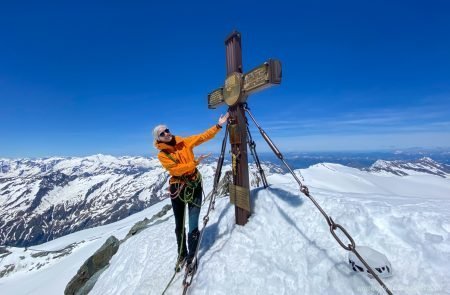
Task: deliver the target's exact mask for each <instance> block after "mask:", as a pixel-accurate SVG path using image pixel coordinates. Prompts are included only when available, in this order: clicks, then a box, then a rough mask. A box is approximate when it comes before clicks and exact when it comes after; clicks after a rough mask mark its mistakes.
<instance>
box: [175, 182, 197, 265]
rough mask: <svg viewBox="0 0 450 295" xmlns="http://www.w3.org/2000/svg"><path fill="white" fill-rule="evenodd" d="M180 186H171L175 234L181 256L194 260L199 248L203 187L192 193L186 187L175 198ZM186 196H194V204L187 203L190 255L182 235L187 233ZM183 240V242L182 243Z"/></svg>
mask: <svg viewBox="0 0 450 295" xmlns="http://www.w3.org/2000/svg"><path fill="white" fill-rule="evenodd" d="M179 187H180V184H179V183H174V184H171V185H170V193H171V195H172V196H173V198H172V208H173V214H174V216H175V234H176V237H177V244H178V253H179V254H181V256H186V255H187V254H188V255H187V256H188V261H189V259H192V257H193V256H194V252H195V249H196V248H197V243H198V238H199V230H198V219H199V216H200V206H201V204H202V186H201V183H199V184H198V186H197V187H196V188H195V189H194V190H193V191H192V188H189V187H187V186H184V187H183V188H182V189H181V190H180V192H179V194H178V196H176V197H175V194H176V193H177V190H178V189H179ZM186 194H193V195H192V202H189V203H187V205H188V211H189V212H188V216H189V232H188V241H187V242H188V249H189V253H186V252H187V251H186V250H187V249H186V248H187V247H186V235H184V236H183V235H182V233H183V232H186V230H185V229H184V224H183V222H184V219H185V217H184V212H185V208H186V203H185V198H186ZM182 240H183V241H182Z"/></svg>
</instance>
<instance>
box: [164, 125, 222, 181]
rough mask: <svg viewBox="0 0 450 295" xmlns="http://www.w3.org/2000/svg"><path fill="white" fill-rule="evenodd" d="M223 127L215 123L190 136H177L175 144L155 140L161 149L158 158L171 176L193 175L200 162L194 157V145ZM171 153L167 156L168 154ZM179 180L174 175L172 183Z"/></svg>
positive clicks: (210, 137) (211, 136) (209, 137)
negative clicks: (203, 130)
mask: <svg viewBox="0 0 450 295" xmlns="http://www.w3.org/2000/svg"><path fill="white" fill-rule="evenodd" d="M220 129H221V128H219V127H217V125H214V126H213V127H211V128H209V129H208V130H206V131H205V132H203V133H201V134H197V135H192V136H189V137H185V138H183V137H180V136H175V142H176V143H175V145H174V146H172V145H168V144H167V143H164V142H159V141H155V147H156V148H157V149H158V150H160V152H159V153H158V159H159V161H160V162H161V164H162V165H163V167H164V168H166V170H167V171H169V174H170V175H171V176H182V175H191V174H193V173H194V172H195V169H196V166H197V165H198V162H197V161H196V160H195V158H194V147H196V146H198V145H200V144H202V143H204V142H206V141H208V140H210V139H212V138H213V137H214V136H215V135H216V134H217V133H219V131H220ZM166 153H167V154H169V155H170V157H169V156H167V154H166ZM171 158H172V159H173V160H175V161H173V160H172V159H171ZM174 182H179V180H177V179H175V178H174V177H172V178H171V179H170V183H174Z"/></svg>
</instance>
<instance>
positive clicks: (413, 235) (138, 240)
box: [0, 163, 450, 295]
mask: <svg viewBox="0 0 450 295" xmlns="http://www.w3.org/2000/svg"><path fill="white" fill-rule="evenodd" d="M204 168H206V169H205V170H204V171H203V173H204V174H207V173H208V171H209V172H212V171H213V170H209V169H210V168H211V167H208V166H206V167H204ZM207 169H208V170H207ZM295 172H296V173H300V172H301V174H302V175H303V177H304V179H305V184H306V185H307V186H308V187H309V190H310V192H311V194H312V195H313V196H314V197H315V199H316V200H317V201H318V202H319V204H320V205H321V206H322V207H323V209H324V210H325V211H326V212H327V213H328V214H329V215H330V216H332V217H333V220H334V221H335V222H337V223H339V224H341V225H342V226H344V227H345V228H346V229H347V230H348V232H349V233H350V234H351V236H352V237H353V238H354V240H355V242H356V245H357V246H362V245H366V246H370V247H371V248H374V249H376V250H377V251H380V252H382V253H383V254H385V255H386V256H387V258H388V259H389V260H390V262H391V264H392V268H393V276H392V277H390V278H385V279H383V281H384V282H385V284H386V285H387V286H388V287H389V288H390V289H391V291H393V293H394V294H450V283H449V281H448V278H447V277H448V267H449V265H450V223H449V220H450V197H449V196H450V181H449V179H448V178H444V177H441V176H438V175H435V174H423V173H419V174H414V175H409V176H399V175H396V174H393V173H379V172H371V171H362V170H358V169H355V168H350V167H346V166H342V165H338V164H330V163H322V164H317V165H314V166H312V167H310V168H308V169H304V170H301V171H300V170H296V171H295ZM268 181H269V183H270V184H271V187H270V188H268V189H262V188H257V189H253V190H252V191H251V198H252V204H253V214H252V216H251V217H250V219H249V222H248V223H247V225H245V226H244V227H241V226H237V225H235V220H234V218H235V217H234V209H233V207H232V205H230V203H229V200H228V198H219V199H218V200H217V202H216V209H215V210H214V211H213V212H212V213H211V214H210V221H209V224H208V225H207V227H206V229H205V236H204V240H203V242H202V244H201V247H200V253H199V258H200V264H199V271H198V273H197V276H196V277H195V279H194V281H193V284H192V286H191V287H190V293H189V294H321V295H322V294H333V295H334V294H358V295H359V294H384V292H383V291H382V290H381V289H380V287H379V285H378V284H377V283H376V281H375V280H373V279H369V278H368V277H367V276H366V275H364V274H361V273H356V272H354V271H353V270H352V269H351V268H350V267H349V264H348V256H347V255H348V252H346V251H344V250H343V249H342V248H341V247H340V246H339V245H338V243H337V242H336V241H335V239H334V238H333V237H332V235H331V234H330V232H329V228H328V225H327V223H326V222H325V220H324V218H323V216H322V214H321V213H320V212H319V211H318V210H317V209H316V208H315V207H314V205H313V204H312V202H310V200H308V199H307V198H305V197H304V196H303V195H301V194H300V192H299V190H298V186H297V184H296V183H295V182H294V180H293V178H292V176H291V175H289V174H280V173H273V174H271V175H269V176H268ZM210 189H211V182H207V183H206V184H205V191H206V193H208V192H209V191H210ZM169 203H170V201H169V200H168V199H165V200H163V201H161V202H159V203H157V204H155V205H153V206H151V207H149V208H147V209H145V210H143V211H141V212H139V213H136V214H134V215H132V216H129V217H127V218H125V219H123V220H121V221H118V222H115V223H111V224H108V225H103V226H99V227H96V228H91V229H86V230H82V231H78V232H76V233H73V234H69V235H67V236H64V237H62V238H58V239H55V240H53V241H50V242H47V243H44V244H42V245H39V246H35V247H33V248H28V249H23V248H13V247H7V248H3V249H1V251H3V254H1V252H0V272H2V271H3V272H4V274H5V275H4V276H3V277H0V289H1V291H2V293H3V292H4V293H5V294H16V295H22V294H48V295H52V294H62V293H63V292H64V289H65V287H66V285H67V283H68V282H69V281H70V280H71V279H72V277H74V275H75V274H76V273H77V271H78V269H79V268H80V266H81V265H82V264H83V262H84V261H85V260H86V259H87V258H88V257H89V256H90V255H92V254H93V253H94V252H95V251H96V250H97V249H98V248H99V247H100V246H101V245H102V244H103V243H104V242H105V241H106V240H107V238H108V237H110V236H111V235H114V236H115V237H117V238H118V239H121V240H122V243H121V245H120V247H119V249H118V251H117V253H116V254H115V255H114V256H113V257H112V259H111V261H110V263H109V267H107V268H106V269H104V270H103V272H102V273H101V274H100V275H99V278H98V280H97V282H96V283H95V285H94V286H93V289H92V290H91V291H90V293H89V294H94V295H95V294H102V295H103V294H161V293H162V292H163V290H164V288H165V287H166V285H167V283H168V282H169V280H170V278H171V276H172V274H173V267H174V265H175V260H176V252H177V251H176V241H175V234H174V233H173V229H174V220H173V215H172V211H171V210H169V211H167V213H165V214H162V215H157V213H158V212H160V211H161V210H162V209H163V208H165V206H166V205H168V204H169ZM206 207H207V206H204V207H203V208H202V213H201V216H203V215H204V214H205V211H206ZM154 216H158V217H157V218H156V219H153V217H154ZM150 217H152V218H151V219H150V221H149V223H148V225H147V227H145V229H143V230H142V231H141V232H140V233H139V234H136V235H134V236H131V237H130V238H128V239H127V240H125V236H126V235H127V233H128V232H129V231H130V229H131V228H132V227H133V225H134V224H135V223H136V222H137V221H140V220H143V219H144V218H150ZM343 240H345V238H344V237H343ZM56 250H60V251H59V252H58V251H56ZM42 251H44V252H42ZM52 251H53V252H52ZM39 253H41V254H39ZM58 253H59V254H58ZM62 253H66V254H65V255H63V254H62ZM8 270H9V271H8ZM180 293H181V275H177V276H176V277H175V280H174V282H173V283H172V285H170V286H169V288H168V290H167V293H166V294H180Z"/></svg>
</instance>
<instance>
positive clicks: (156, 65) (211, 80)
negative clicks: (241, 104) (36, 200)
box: [0, 1, 450, 157]
mask: <svg viewBox="0 0 450 295" xmlns="http://www.w3.org/2000/svg"><path fill="white" fill-rule="evenodd" d="M62 2H63V3H62ZM449 3H450V2H448V1H351V2H349V1H289V2H285V1H269V2H265V1H254V2H247V3H245V2H240V1H239V2H238V1H236V2H233V1H223V2H217V1H205V2H199V1H180V2H174V1H152V2H150V1H139V2H137V1H121V2H119V1H104V2H99V1H54V2H47V1H33V2H30V3H26V2H22V1H2V2H1V4H0V157H43V156H54V155H57V156H82V155H90V154H96V153H104V154H112V155H154V154H155V150H154V148H153V146H152V137H151V130H152V129H153V127H154V126H155V125H156V124H158V123H166V124H168V125H169V126H170V128H171V130H172V131H173V132H174V133H175V134H179V135H190V134H194V133H198V132H201V131H203V130H204V129H206V128H208V127H209V126H210V125H212V124H214V123H215V122H216V120H217V118H218V117H219V115H220V114H221V113H224V112H225V109H224V108H222V109H219V110H208V108H207V105H206V95H207V93H208V92H210V91H211V90H213V89H215V88H217V87H219V86H221V85H222V84H223V80H224V78H225V47H224V39H225V37H226V36H227V35H228V34H229V33H230V32H231V31H232V30H234V29H237V30H239V31H240V32H241V33H242V42H243V43H242V47H243V63H244V70H249V69H251V68H253V67H255V66H257V65H259V64H261V63H262V62H264V61H265V60H267V59H268V58H277V59H280V60H281V61H282V64H283V81H282V84H281V85H280V86H277V87H273V88H271V89H269V90H266V91H264V92H261V93H258V94H256V95H254V96H252V97H250V99H249V104H250V107H251V108H252V111H253V113H254V115H255V116H256V118H257V119H258V121H259V123H260V124H261V125H262V126H263V127H264V128H265V130H266V132H267V133H268V134H269V135H270V136H271V137H272V139H273V140H274V141H275V142H276V143H277V144H278V146H279V147H280V149H282V150H283V151H294V150H297V151H323V150H377V149H386V148H407V147H418V146H420V147H450V132H449V131H450V4H449ZM252 130H253V136H254V137H255V139H257V141H258V147H257V148H258V149H259V150H261V151H264V150H267V147H266V145H265V144H264V143H263V142H262V141H261V139H260V137H259V136H257V130H255V129H254V128H252ZM222 134H223V133H222ZM220 139H221V135H219V138H218V139H216V140H215V141H213V142H210V143H208V144H205V145H204V146H203V148H202V149H200V150H199V151H200V152H202V151H206V150H213V151H218V146H219V144H220Z"/></svg>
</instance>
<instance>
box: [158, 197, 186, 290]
mask: <svg viewBox="0 0 450 295" xmlns="http://www.w3.org/2000/svg"><path fill="white" fill-rule="evenodd" d="M185 221H186V205H185V208H184V215H183V228H182V231H181V243H180V248H179V249H178V257H177V262H176V264H175V271H174V272H173V275H172V277H171V278H170V280H169V282H168V283H167V286H166V287H165V288H164V291H163V292H162V295H164V294H165V293H166V291H167V289H169V287H170V285H171V284H172V282H173V280H174V279H175V276H176V274H177V272H178V271H177V270H178V267H179V266H180V257H181V252H182V251H183V244H184V242H185V241H184V235H185V232H184V231H185Z"/></svg>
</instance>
